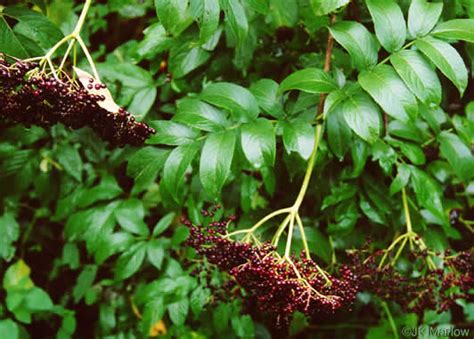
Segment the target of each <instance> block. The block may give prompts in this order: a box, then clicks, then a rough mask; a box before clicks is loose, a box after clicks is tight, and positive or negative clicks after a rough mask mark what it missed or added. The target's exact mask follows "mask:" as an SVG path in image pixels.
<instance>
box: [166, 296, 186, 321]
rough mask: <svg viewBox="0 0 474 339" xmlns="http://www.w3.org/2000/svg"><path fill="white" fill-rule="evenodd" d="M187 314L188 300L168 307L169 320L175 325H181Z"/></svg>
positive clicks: (184, 299) (182, 300)
mask: <svg viewBox="0 0 474 339" xmlns="http://www.w3.org/2000/svg"><path fill="white" fill-rule="evenodd" d="M188 312H189V300H188V299H186V298H183V299H181V300H179V301H176V302H174V303H172V304H169V305H168V313H169V315H170V319H171V321H172V322H173V324H175V325H183V324H184V321H185V320H186V317H187V316H188Z"/></svg>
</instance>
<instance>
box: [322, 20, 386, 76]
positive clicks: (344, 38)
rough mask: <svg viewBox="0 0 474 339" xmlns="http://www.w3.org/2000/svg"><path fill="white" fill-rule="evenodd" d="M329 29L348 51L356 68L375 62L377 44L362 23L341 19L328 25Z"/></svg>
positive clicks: (366, 66) (363, 67) (372, 64)
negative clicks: (332, 24)
mask: <svg viewBox="0 0 474 339" xmlns="http://www.w3.org/2000/svg"><path fill="white" fill-rule="evenodd" d="M329 31H330V32H331V35H332V36H333V37H334V39H336V41H337V42H338V43H339V44H340V45H341V46H342V47H344V48H345V49H346V50H347V51H348V52H349V54H350V56H351V58H352V61H353V63H354V66H355V67H356V68H358V69H359V70H363V69H366V68H369V67H371V66H374V65H375V64H376V63H377V59H378V50H379V46H378V44H377V41H375V39H374V37H373V35H372V34H371V33H370V32H369V31H368V30H367V28H365V27H364V26H363V25H362V24H360V23H358V22H355V21H341V22H338V23H337V24H335V25H334V26H332V27H330V28H329Z"/></svg>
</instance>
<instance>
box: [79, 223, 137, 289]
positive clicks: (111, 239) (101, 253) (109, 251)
mask: <svg viewBox="0 0 474 339" xmlns="http://www.w3.org/2000/svg"><path fill="white" fill-rule="evenodd" d="M134 243H135V237H134V236H133V235H132V234H131V233H128V232H115V233H110V234H108V235H107V237H103V238H102V239H101V240H100V241H99V242H98V246H97V250H96V252H95V253H94V258H95V262H96V263H97V264H102V263H103V262H104V261H105V260H106V259H107V258H108V257H110V256H111V255H114V254H116V253H120V252H123V251H125V250H126V249H127V248H129V247H130V246H131V245H132V244H134ZM86 298H87V295H86Z"/></svg>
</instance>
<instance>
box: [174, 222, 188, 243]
mask: <svg viewBox="0 0 474 339" xmlns="http://www.w3.org/2000/svg"><path fill="white" fill-rule="evenodd" d="M188 236H189V227H187V226H184V225H181V226H178V227H177V228H176V229H175V231H174V233H173V237H172V238H171V245H172V246H174V247H176V246H179V245H180V244H182V243H183V242H184V241H185V240H186V239H187V238H188Z"/></svg>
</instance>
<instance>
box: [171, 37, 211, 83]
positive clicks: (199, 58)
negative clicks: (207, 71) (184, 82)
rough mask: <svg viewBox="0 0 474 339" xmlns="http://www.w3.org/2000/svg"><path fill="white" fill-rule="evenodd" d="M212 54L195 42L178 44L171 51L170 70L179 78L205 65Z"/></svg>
mask: <svg viewBox="0 0 474 339" xmlns="http://www.w3.org/2000/svg"><path fill="white" fill-rule="evenodd" d="M210 56H211V55H210V54H209V52H207V51H206V50H204V49H203V48H201V47H199V46H196V45H195V43H194V42H192V41H191V42H188V43H182V44H176V45H175V46H174V47H173V48H172V49H171V52H170V56H169V65H168V67H169V70H170V72H171V74H173V77H174V78H175V79H179V78H182V77H184V76H185V75H187V74H188V73H190V72H191V71H193V70H195V69H196V68H198V67H199V66H201V65H203V64H204V63H205V62H206V61H207V60H208V59H209V57H210Z"/></svg>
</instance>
